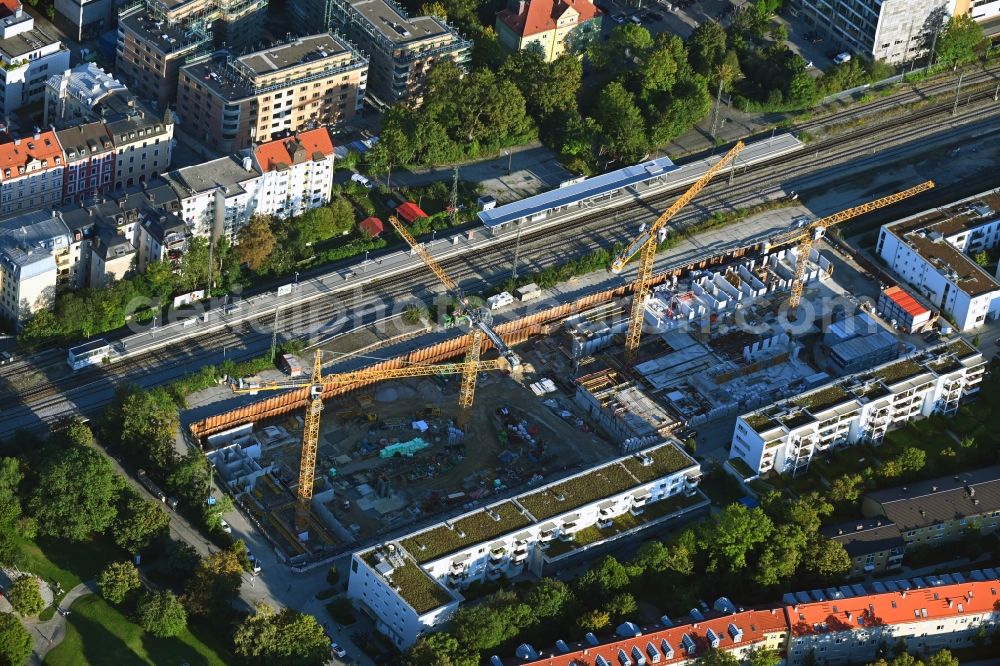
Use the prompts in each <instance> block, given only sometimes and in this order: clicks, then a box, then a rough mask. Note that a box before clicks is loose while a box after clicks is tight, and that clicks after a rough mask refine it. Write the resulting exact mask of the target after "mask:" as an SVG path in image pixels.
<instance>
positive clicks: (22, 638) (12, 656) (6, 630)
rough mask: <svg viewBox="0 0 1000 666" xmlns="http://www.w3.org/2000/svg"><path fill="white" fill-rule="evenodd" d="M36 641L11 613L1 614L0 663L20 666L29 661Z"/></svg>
mask: <svg viewBox="0 0 1000 666" xmlns="http://www.w3.org/2000/svg"><path fill="white" fill-rule="evenodd" d="M33 647H34V641H32V639H31V634H29V633H28V630H27V629H25V628H24V625H23V624H21V621H20V620H18V619H17V618H16V617H14V616H13V615H11V614H10V613H0V662H2V663H4V664H10V665H11V666H19V665H20V664H24V663H25V662H27V661H28V657H30V656H31V650H32V648H33Z"/></svg>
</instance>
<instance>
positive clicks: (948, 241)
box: [876, 191, 1000, 331]
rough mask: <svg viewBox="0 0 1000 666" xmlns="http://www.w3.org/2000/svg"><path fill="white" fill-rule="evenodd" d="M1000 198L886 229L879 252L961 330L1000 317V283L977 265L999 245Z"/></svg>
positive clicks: (983, 198) (975, 200)
mask: <svg viewBox="0 0 1000 666" xmlns="http://www.w3.org/2000/svg"><path fill="white" fill-rule="evenodd" d="M998 209H1000V193H998V192H995V191H991V192H985V193H983V194H979V195H976V196H973V197H969V198H968V199H963V200H962V201H960V202H957V203H955V204H953V205H951V206H949V207H947V208H936V209H934V210H930V211H925V212H923V213H919V214H917V215H913V216H911V217H908V218H905V219H903V220H899V221H898V222H893V223H892V224H886V225H884V226H883V227H882V229H881V230H880V231H879V238H878V244H877V245H876V253H877V254H878V256H880V257H881V258H882V259H884V260H885V262H886V264H888V266H889V268H891V269H892V270H893V271H894V272H895V273H896V274H898V275H899V276H900V277H901V278H902V279H903V280H905V281H906V282H907V283H908V284H910V285H911V286H912V287H913V288H914V289H915V290H916V291H917V292H918V293H919V294H920V295H921V296H923V297H924V298H926V299H927V300H928V301H929V302H930V303H931V304H932V305H933V306H934V307H935V308H939V309H940V310H942V311H943V312H946V313H948V315H950V317H951V318H952V319H953V320H954V322H955V325H956V326H957V328H958V329H959V330H961V331H969V330H972V329H975V328H978V327H980V326H982V325H983V324H984V323H985V322H986V320H987V319H997V318H1000V282H997V280H996V278H995V277H994V276H992V275H990V274H989V273H987V272H986V271H984V270H983V269H982V267H980V266H979V264H977V263H976V262H975V260H974V257H975V255H976V254H978V253H980V252H984V251H987V250H990V249H992V248H994V247H996V245H997V244H998V243H1000V213H998V212H997V210H998Z"/></svg>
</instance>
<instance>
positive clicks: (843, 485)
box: [827, 474, 864, 502]
mask: <svg viewBox="0 0 1000 666" xmlns="http://www.w3.org/2000/svg"><path fill="white" fill-rule="evenodd" d="M863 489H864V480H863V479H862V478H861V475H860V474H845V475H844V476H838V477H837V478H836V479H834V480H833V483H831V484H830V491H829V492H828V493H827V497H829V498H830V501H832V502H855V501H857V499H858V498H859V497H861V491H862V490H863Z"/></svg>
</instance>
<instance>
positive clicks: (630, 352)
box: [611, 141, 744, 363]
mask: <svg viewBox="0 0 1000 666" xmlns="http://www.w3.org/2000/svg"><path fill="white" fill-rule="evenodd" d="M743 148H744V144H743V142H742V141H738V142H737V143H736V145H735V146H733V147H732V148H731V149H730V150H729V152H728V153H726V154H725V155H723V156H722V159H720V160H719V161H718V162H716V163H715V164H713V165H712V167H711V168H710V169H709V170H708V171H706V172H705V174H704V175H703V176H702V177H701V178H699V179H698V180H697V181H696V182H695V183H694V184H693V185H691V187H689V188H688V190H687V192H685V193H684V194H682V195H681V196H680V198H679V199H677V201H675V202H674V203H673V205H672V206H670V208H668V209H667V210H665V211H663V214H662V215H660V217H658V218H657V219H656V221H655V222H653V224H651V225H650V226H649V229H647V230H646V231H644V232H643V233H641V234H639V235H638V236H637V237H636V238H635V239H634V240H633V241H632V242H631V243H630V244H629V245H628V247H626V248H625V249H624V250H623V251H622V253H621V254H619V255H618V256H617V257H615V260H614V261H613V262H612V263H611V272H612V273H616V274H617V273H621V272H622V269H623V268H625V264H626V263H628V261H629V259H631V258H632V257H634V256H635V255H636V253H638V252H640V251H641V253H642V254H641V255H640V256H639V268H638V271H637V274H636V278H635V283H634V284H633V288H632V311H631V312H630V313H629V319H628V332H627V333H626V334H625V359H626V360H627V361H628V362H629V363H635V360H636V357H637V356H638V355H639V340H640V338H641V337H642V322H643V316H642V308H643V306H644V305H645V302H646V296H647V295H648V294H649V284H650V282H652V279H653V264H655V263H656V245H657V243H656V236H657V234H658V233H659V231H660V230H661V229H663V227H664V226H666V224H667V222H669V221H670V219H671V218H672V217H673V216H674V215H676V214H677V212H678V211H679V210H680V209H681V208H683V207H684V206H686V205H688V203H690V202H691V200H692V199H694V198H695V196H697V195H698V193H699V192H701V191H702V189H704V187H705V186H706V185H708V183H709V181H711V180H712V178H714V177H715V174H717V173H718V172H719V171H721V170H722V169H723V168H724V167H725V166H726V165H727V164H729V163H730V162H731V161H733V159H735V158H736V156H737V155H739V154H740V151H742V150H743Z"/></svg>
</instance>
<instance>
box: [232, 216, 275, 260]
mask: <svg viewBox="0 0 1000 666" xmlns="http://www.w3.org/2000/svg"><path fill="white" fill-rule="evenodd" d="M273 250H274V233H273V232H272V231H271V219H270V218H269V217H267V216H266V215H253V216H251V218H250V221H249V222H247V223H246V225H245V226H244V227H243V228H242V229H240V230H239V231H238V232H237V233H236V256H237V257H239V260H240V263H241V264H246V265H247V266H248V267H249V268H250V270H257V269H258V268H260V267H261V266H263V265H264V263H265V262H266V261H267V260H268V257H270V256H271V252H272V251H273Z"/></svg>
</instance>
